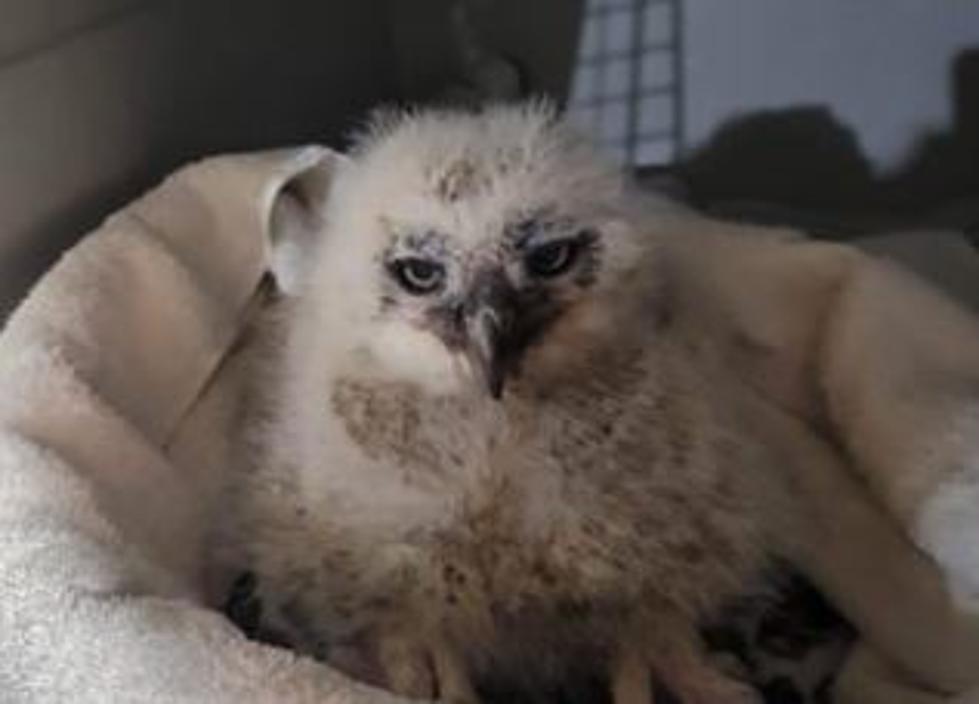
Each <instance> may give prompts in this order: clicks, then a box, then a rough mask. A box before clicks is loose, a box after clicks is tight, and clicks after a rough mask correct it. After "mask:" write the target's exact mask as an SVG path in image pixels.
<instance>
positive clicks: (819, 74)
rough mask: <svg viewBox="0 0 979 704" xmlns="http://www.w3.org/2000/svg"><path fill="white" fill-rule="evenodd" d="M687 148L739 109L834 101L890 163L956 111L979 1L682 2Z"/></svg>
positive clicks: (868, 150)
mask: <svg viewBox="0 0 979 704" xmlns="http://www.w3.org/2000/svg"><path fill="white" fill-rule="evenodd" d="M684 12H685V22H684V28H685V41H686V51H685V54H684V59H685V61H686V66H685V71H684V86H685V89H686V91H687V92H686V101H685V106H686V119H685V120H684V123H685V124H684V126H685V131H686V137H685V143H686V146H687V147H688V148H690V147H696V146H698V145H699V144H702V143H703V142H704V140H706V139H707V138H708V137H709V136H710V135H711V134H712V133H713V132H714V130H715V129H717V127H718V126H719V125H720V124H722V123H723V122H725V121H726V120H728V119H730V118H731V117H733V116H736V115H739V114H743V113H748V112H752V111H755V110H761V109H775V108H783V107H789V106H799V105H814V104H824V105H828V106H829V107H830V108H831V109H832V111H833V113H834V114H835V116H836V117H837V119H839V120H840V121H842V122H843V123H844V124H845V125H847V126H849V127H850V128H852V129H854V130H855V131H856V134H857V137H858V139H859V142H860V144H861V146H862V148H863V150H864V152H865V154H866V155H867V156H869V157H870V158H871V160H872V161H873V163H874V165H875V166H876V167H877V169H878V170H880V171H885V172H886V171H887V170H891V169H894V168H896V167H898V166H899V165H900V164H901V162H902V161H903V160H904V159H905V158H906V157H907V156H908V155H909V151H910V149H911V148H912V146H913V144H914V143H915V141H916V139H917V138H919V137H921V136H923V134H924V133H925V132H928V131H933V130H934V131H937V130H943V129H945V128H946V127H947V126H948V125H949V121H950V119H951V110H952V104H951V95H950V87H951V86H950V68H951V63H952V61H953V60H954V58H955V56H956V54H957V53H958V52H959V51H960V50H962V49H963V48H967V47H979V2H977V1H976V0H684Z"/></svg>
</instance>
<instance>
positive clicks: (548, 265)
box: [524, 239, 580, 276]
mask: <svg viewBox="0 0 979 704" xmlns="http://www.w3.org/2000/svg"><path fill="white" fill-rule="evenodd" d="M579 250H580V246H579V242H578V241H577V240H573V239H564V240H555V241H553V242H548V243H546V244H542V245H540V246H539V247H535V248H534V249H532V250H530V251H529V252H528V253H527V256H526V258H525V259H524V264H525V266H526V267H527V271H529V272H530V273H531V274H533V275H534V276H557V275H559V274H563V273H564V272H566V271H567V270H568V269H570V268H571V265H572V264H574V262H575V259H577V258H578V252H579Z"/></svg>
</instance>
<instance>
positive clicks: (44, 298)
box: [0, 147, 979, 704]
mask: <svg viewBox="0 0 979 704" xmlns="http://www.w3.org/2000/svg"><path fill="white" fill-rule="evenodd" d="M335 165H336V160H335V157H334V155H333V154H332V153H331V152H330V151H329V150H326V149H321V148H318V147H310V148H307V149H299V150H286V151H282V152H275V153H266V154H252V155H240V156H230V157H221V158H217V159H213V160H208V161H205V162H203V163H200V164H196V165H192V166H190V167H188V168H186V169H184V170H182V171H180V172H179V173H177V174H175V175H174V176H173V177H171V178H170V179H168V181H167V182H166V183H164V184H163V185H162V186H161V187H160V188H159V189H157V190H155V191H154V192H152V193H150V194H148V195H147V196H145V197H144V198H142V199H140V200H139V201H137V202H135V203H133V204H132V205H130V206H129V207H127V208H126V209H125V210H124V211H122V212H121V213H119V214H117V215H115V216H113V217H112V218H110V219H109V220H108V221H107V222H106V223H105V225H104V226H103V227H101V228H100V229H99V230H98V231H96V232H94V233H92V234H90V235H89V236H88V237H86V238H85V239H84V240H83V242H82V243H81V244H80V245H78V246H77V247H76V248H74V249H73V250H71V251H70V252H68V253H67V254H66V255H65V257H64V258H63V259H62V261H61V262H59V263H58V265H57V266H56V267H54V269H52V270H51V271H50V272H49V273H48V274H47V275H46V276H45V277H44V278H43V279H42V280H41V281H40V282H39V283H38V285H37V286H36V287H35V289H34V290H33V291H32V293H31V294H30V296H29V297H28V298H27V300H25V301H24V302H23V304H22V305H21V306H20V307H19V308H18V310H17V311H16V313H15V314H14V316H13V317H12V318H11V320H10V321H9V323H8V325H7V327H6V328H5V330H4V332H3V334H2V335H0V384H2V388H3V389H4V394H3V398H2V399H0V496H2V498H3V500H2V501H0V580H2V588H0V692H2V697H0V699H2V701H4V702H28V703H34V702H68V701H70V702H93V703H95V702H98V703H99V704H102V703H104V702H116V701H118V702H127V703H128V702H186V703H192V702H202V703H203V702H210V703H220V702H229V703H230V702H272V701H275V702H318V703H320V704H322V703H324V702H333V703H336V704H340V703H353V702H374V703H382V702H394V701H397V700H396V698H394V697H391V696H389V695H387V694H385V693H382V692H379V691H376V690H372V689H369V688H367V687H364V686H361V685H358V684H356V683H354V682H351V681H350V680H348V679H347V678H345V677H343V676H342V675H340V674H338V673H336V672H334V671H332V670H331V669H329V668H327V667H325V666H323V665H321V664H318V663H315V662H312V661H310V660H307V659H303V658H299V657H296V656H294V655H292V654H291V653H290V652H289V651H288V650H286V649H283V648H278V647H273V646H270V645H266V644H261V643H258V642H256V641H254V640H251V639H249V638H248V637H246V634H243V633H242V632H241V631H240V629H238V628H236V627H235V626H234V625H233V623H232V621H231V620H230V619H228V618H227V617H226V616H225V615H222V611H224V612H226V613H227V614H229V615H231V616H233V617H234V618H235V619H236V620H237V621H238V622H239V623H240V624H241V625H242V626H244V627H245V629H246V630H248V629H249V624H251V626H254V622H255V620H256V619H260V611H258V610H256V609H257V606H258V605H256V604H254V603H249V599H248V597H249V589H248V583H247V580H245V581H244V582H242V581H240V580H237V579H236V577H238V575H236V574H233V573H226V572H223V571H221V570H217V569H215V565H214V564H213V563H212V562H211V561H210V560H209V558H208V556H207V554H206V553H205V550H204V546H205V543H206V536H207V534H208V531H209V529H210V526H211V525H212V522H213V520H214V518H215V516H216V515H218V513H219V512H220V511H221V510H222V504H221V498H220V497H221V492H222V488H223V487H224V485H225V484H226V483H227V482H228V481H234V471H235V467H234V466H233V463H231V462H230V459H229V458H230V448H231V447H232V445H233V444H234V441H235V429H234V419H235V417H236V412H237V410H238V409H237V404H238V403H240V401H241V399H240V395H239V394H240V390H241V377H240V374H241V369H240V368H239V367H237V366H236V364H235V352H236V349H237V345H238V343H240V342H241V340H240V333H241V331H242V330H243V329H244V327H245V325H246V323H247V321H248V319H249V316H250V314H251V313H252V311H253V307H254V306H255V305H257V303H258V301H259V299H258V298H257V297H256V292H257V291H258V289H259V283H260V281H261V280H262V278H263V276H265V275H266V274H267V272H268V271H269V269H270V266H271V264H273V263H274V262H275V261H276V257H278V256H280V255H282V254H283V250H281V249H280V248H278V247H277V243H278V242H280V240H281V237H282V235H283V234H284V233H289V234H290V236H296V235H297V234H298V235H299V236H302V235H303V232H304V228H307V227H308V226H309V223H310V222H312V221H314V220H315V213H316V209H317V208H318V207H319V206H320V205H321V204H322V202H323V198H324V196H325V194H326V193H327V192H328V189H329V181H330V174H331V171H332V169H333V168H335ZM685 226H686V227H690V228H693V229H696V230H697V231H698V232H700V231H707V232H708V233H709V234H710V236H711V237H714V238H715V244H716V247H713V248H711V249H710V250H708V251H705V260H704V265H705V266H707V267H711V271H712V273H713V276H714V281H715V283H716V286H717V290H716V293H717V295H718V296H723V297H724V299H725V300H727V301H729V302H730V304H731V305H732V306H733V308H732V311H733V318H732V319H733V320H734V321H735V323H736V324H737V325H742V326H744V327H745V329H746V330H750V331H751V333H752V334H753V335H758V336H761V337H762V339H765V340H766V341H767V342H768V343H769V349H771V350H773V351H774V352H773V354H772V356H771V357H769V358H766V359H765V360H758V359H745V360H743V364H742V365H741V366H739V367H737V368H734V369H732V373H740V374H743V375H744V376H745V378H746V379H747V380H748V381H749V382H750V383H753V384H755V385H756V387H757V389H758V391H759V393H762V394H765V395H767V397H768V398H770V399H771V402H772V403H775V404H778V405H780V406H781V407H784V408H786V409H788V410H790V411H791V412H792V413H793V414H794V416H795V417H797V419H798V422H801V423H811V424H812V425H813V427H814V428H815V427H816V426H817V425H818V427H819V428H820V429H821V430H820V432H827V429H829V430H828V432H832V433H833V434H834V442H835V443H836V444H837V445H838V447H840V448H841V452H842V453H843V454H844V455H845V456H846V457H847V458H848V459H849V470H850V471H847V472H836V471H835V470H833V469H832V468H831V466H830V465H827V466H826V467H830V468H829V469H827V468H826V467H824V466H823V465H820V464H818V463H816V462H814V464H813V465H812V466H810V467H803V468H800V469H799V470H798V472H797V474H796V475H795V477H794V480H795V481H796V482H797V486H798V488H799V491H800V493H801V494H802V495H803V496H805V497H806V500H807V501H808V504H809V506H810V510H811V514H812V516H813V524H812V531H811V533H810V534H808V535H806V536H803V537H802V538H801V540H802V543H803V545H802V547H803V548H804V549H805V550H807V551H808V552H809V554H810V556H811V558H812V564H814V565H816V567H815V569H813V574H811V575H809V576H810V577H811V578H812V579H813V582H817V583H818V582H819V581H820V580H827V579H834V578H837V577H838V576H839V575H847V581H846V586H847V589H843V592H844V593H845V595H846V599H844V600H843V601H844V602H845V603H837V604H834V605H833V608H829V607H828V606H827V605H826V604H824V603H822V602H821V601H820V599H819V598H818V596H817V595H815V594H814V593H813V591H812V590H811V588H810V587H809V586H806V585H805V584H803V583H802V582H799V581H797V580H796V579H795V578H793V577H790V576H787V575H785V574H780V575H779V577H778V583H779V584H782V585H784V586H785V589H784V591H783V592H782V597H781V599H779V600H776V602H775V603H772V602H767V601H764V602H759V601H757V600H754V599H752V598H751V595H746V601H745V602H744V604H741V605H740V606H738V605H733V606H732V609H733V610H732V611H731V613H730V614H729V615H728V617H727V618H726V619H724V620H723V622H722V623H719V624H705V629H706V630H705V633H706V637H707V638H708V640H709V641H710V642H711V643H712V644H713V645H714V646H715V647H717V649H718V650H719V651H726V652H727V653H728V655H726V656H723V657H725V658H726V659H727V660H728V661H729V664H730V665H731V666H732V667H736V668H740V669H741V670H742V671H743V672H744V673H745V674H746V676H749V677H751V678H753V679H754V680H755V681H757V683H758V684H759V687H761V688H762V689H763V690H764V691H765V693H766V697H767V700H768V701H771V702H793V701H820V699H819V697H821V696H826V695H827V693H829V692H830V691H832V693H833V696H834V697H835V701H841V702H859V703H860V704H875V702H888V704H902V703H906V704H911V703H914V702H943V701H955V702H969V701H979V689H977V687H979V616H977V614H979V608H976V607H975V598H976V595H977V594H979V589H977V590H975V591H973V588H974V587H975V583H974V581H973V580H975V578H976V575H977V574H979V571H977V557H979V549H975V548H973V547H972V546H974V544H975V543H976V542H979V541H976V540H975V539H974V538H973V537H971V536H979V517H977V511H976V510H975V506H976V505H979V502H976V501H975V500H974V499H975V497H976V496H977V491H979V460H977V457H979V413H977V412H976V408H977V407H979V405H977V403H976V399H977V396H976V394H977V393H979V392H977V389H979V385H977V384H976V380H977V379H979V324H977V322H976V319H975V318H974V317H972V316H971V314H969V313H968V312H966V310H965V309H963V308H961V307H960V306H958V305H956V304H954V303H953V302H951V300H950V299H949V298H947V297H946V296H944V295H942V294H940V293H938V292H937V290H936V289H934V288H933V287H931V286H929V285H927V284H925V283H922V282H921V281H920V280H918V279H916V278H914V277H911V276H908V275H907V274H904V273H902V272H900V271H896V270H894V269H893V268H891V267H889V266H887V265H884V264H882V263H881V262H880V261H878V260H877V259H875V258H873V257H868V256H866V255H862V254H860V253H858V252H857V251H855V250H852V249H850V248H848V247H839V246H836V245H828V244H820V243H814V242H810V241H807V240H806V239H805V238H803V237H802V236H801V235H800V234H799V233H797V232H792V231H786V230H772V229H768V228H759V227H745V226H740V227H739V226H735V225H730V224H725V223H719V222H716V221H712V220H705V219H702V218H700V217H699V216H696V215H695V214H693V213H691V214H690V219H689V221H688V222H687V223H686V225H685ZM953 241H954V238H953ZM956 251H959V250H956ZM286 254H287V252H286ZM956 258H959V259H961V260H963V261H960V262H959V263H960V264H965V263H966V262H967V261H968V260H965V258H964V255H963V256H959V255H956ZM817 351H818V354H816V352H817ZM922 379H924V380H926V381H927V383H926V384H924V385H922V382H921V380H922ZM912 392H913V393H912ZM871 439H872V440H873V442H870V440H871ZM817 468H821V469H818V471H817ZM834 575H836V576H837V577H834ZM234 584H237V586H238V589H237V590H232V589H231V586H232V585H234ZM759 604H760V606H759ZM834 612H840V613H845V614H846V619H845V621H847V622H849V625H847V623H845V622H844V620H842V619H840V618H837V617H836V616H834V615H833V614H834ZM841 663H842V664H841ZM787 669H790V670H793V674H791V675H787V674H786V671H787ZM834 678H835V683H836V684H835V686H832V687H831V686H830V685H829V684H827V683H828V682H831V681H833V679H834ZM970 692H971V694H970ZM579 694H580V693H579ZM799 697H803V698H802V699H800V698H799Z"/></svg>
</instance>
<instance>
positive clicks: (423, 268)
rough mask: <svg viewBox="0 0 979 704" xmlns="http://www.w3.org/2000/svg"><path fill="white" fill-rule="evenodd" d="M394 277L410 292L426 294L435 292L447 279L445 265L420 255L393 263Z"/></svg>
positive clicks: (417, 294)
mask: <svg viewBox="0 0 979 704" xmlns="http://www.w3.org/2000/svg"><path fill="white" fill-rule="evenodd" d="M391 273H392V274H393V275H394V278H395V279H396V280H397V282H398V283H399V284H400V285H401V288H403V289H404V290H405V291H407V292H408V293H410V294H412V295H415V296H424V295H427V294H430V293H435V292H436V291H437V290H439V289H440V288H441V287H442V284H443V282H444V281H445V267H444V266H442V265H441V264H439V263H438V262H433V261H431V260H430V259H422V258H420V257H408V258H406V259H398V260H396V261H395V262H393V263H392V265H391Z"/></svg>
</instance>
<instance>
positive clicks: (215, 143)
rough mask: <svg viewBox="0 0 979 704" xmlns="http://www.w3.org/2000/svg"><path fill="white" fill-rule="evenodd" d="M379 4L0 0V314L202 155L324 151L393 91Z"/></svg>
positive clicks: (370, 1)
mask: <svg viewBox="0 0 979 704" xmlns="http://www.w3.org/2000/svg"><path fill="white" fill-rule="evenodd" d="M382 5H383V3H382V2H381V0H376V1H375V0H357V1H356V2H327V1H325V0H289V1H288V2H279V3H274V2H261V1H259V0H254V1H252V0H196V1H194V0H0V307H3V308H5V307H6V306H7V305H9V303H10V301H11V300H14V299H16V298H17V297H18V296H20V295H21V293H22V291H23V290H24V288H25V286H26V285H28V283H29V282H30V281H31V280H33V278H34V277H35V276H36V275H37V274H38V273H39V272H40V271H42V270H43V269H44V268H45V267H46V266H47V265H48V264H49V263H50V262H51V261H52V260H53V258H54V257H55V256H56V255H57V253H58V252H60V251H61V250H62V249H63V248H64V247H65V246H66V245H67V244H69V243H71V242H73V241H74V240H75V239H76V238H77V237H78V236H79V235H80V234H82V232H83V231H84V230H85V229H87V228H90V227H92V226H94V225H96V224H97V223H98V221H99V220H100V219H101V218H102V217H103V216H104V215H105V214H106V213H107V212H110V211H111V209H113V208H115V207H117V206H119V205H121V204H122V203H123V202H125V200H127V199H128V198H130V197H132V196H134V195H136V194H138V192H139V191H141V190H142V189H144V188H146V187H148V186H150V185H152V184H153V183H154V182H155V181H156V180H157V179H158V178H159V177H160V176H162V175H163V174H164V173H166V172H167V171H168V170H170V169H172V168H173V167H175V166H176V165H178V164H180V163H182V162H184V161H186V160H187V159H190V158H195V157H197V156H200V155H202V154H207V153H213V152H219V151H225V150H238V149H252V148H259V147H264V146H269V145H278V144H282V143H299V142H305V141H314V140H315V141H330V140H334V139H336V138H337V137H338V135H340V134H341V132H342V131H343V130H344V129H345V128H346V127H348V126H349V121H350V120H351V119H352V117H354V116H357V115H358V114H359V113H360V112H361V111H362V110H363V109H364V108H366V107H367V106H369V105H370V104H372V103H374V102H376V101H378V100H382V99H387V98H390V97H391V95H392V93H393V91H394V77H393V71H392V63H393V60H392V53H391V46H390V41H389V29H390V28H389V26H388V24H387V23H386V22H385V21H384V20H383V12H384V9H383V7H382Z"/></svg>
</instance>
